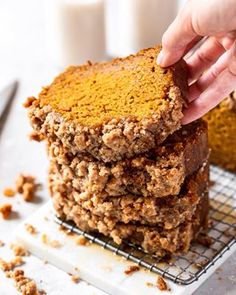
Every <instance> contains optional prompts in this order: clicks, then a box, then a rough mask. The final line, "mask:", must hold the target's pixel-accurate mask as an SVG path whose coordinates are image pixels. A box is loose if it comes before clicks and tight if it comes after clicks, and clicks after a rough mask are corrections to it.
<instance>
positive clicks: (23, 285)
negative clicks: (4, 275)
mask: <svg viewBox="0 0 236 295" xmlns="http://www.w3.org/2000/svg"><path fill="white" fill-rule="evenodd" d="M10 278H12V279H13V280H14V282H15V287H16V289H17V290H18V291H19V292H21V293H22V295H39V294H46V292H45V291H43V290H40V291H39V290H38V289H37V285H36V283H35V281H34V280H32V279H30V278H28V277H26V276H25V273H24V271H23V270H22V269H15V270H14V271H12V272H11V274H10ZM42 292H43V293H42Z"/></svg>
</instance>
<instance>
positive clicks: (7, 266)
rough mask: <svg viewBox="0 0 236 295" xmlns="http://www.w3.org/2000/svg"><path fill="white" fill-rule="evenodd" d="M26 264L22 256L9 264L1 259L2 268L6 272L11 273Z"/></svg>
mask: <svg viewBox="0 0 236 295" xmlns="http://www.w3.org/2000/svg"><path fill="white" fill-rule="evenodd" d="M24 263H25V262H24V260H23V259H22V257H20V256H16V257H15V258H13V259H12V260H11V261H9V262H7V261H5V260H3V259H2V258H0V268H1V269H2V270H3V271H4V272H7V271H10V270H13V269H15V268H16V267H17V266H21V265H23V264H24Z"/></svg>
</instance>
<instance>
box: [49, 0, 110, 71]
mask: <svg viewBox="0 0 236 295" xmlns="http://www.w3.org/2000/svg"><path fill="white" fill-rule="evenodd" d="M104 12H105V7H104V0H45V16H46V33H47V35H48V45H49V50H50V55H51V57H52V59H53V60H54V62H55V63H56V65H57V66H59V67H66V66H68V65H72V64H73V65H76V64H82V63H85V62H86V61H87V60H91V61H92V62H94V61H101V60H104V59H105V24H104Z"/></svg>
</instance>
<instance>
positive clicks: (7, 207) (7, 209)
mask: <svg viewBox="0 0 236 295" xmlns="http://www.w3.org/2000/svg"><path fill="white" fill-rule="evenodd" d="M11 212H12V205H11V204H3V205H1V206H0V213H1V214H2V217H3V219H9V217H10V214H11Z"/></svg>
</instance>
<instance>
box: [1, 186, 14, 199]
mask: <svg viewBox="0 0 236 295" xmlns="http://www.w3.org/2000/svg"><path fill="white" fill-rule="evenodd" d="M15 194H16V192H15V191H14V190H13V189H12V188H10V187H6V188H5V189H4V190H3V195H4V196H5V197H9V198H11V197H14V196H15Z"/></svg>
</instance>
